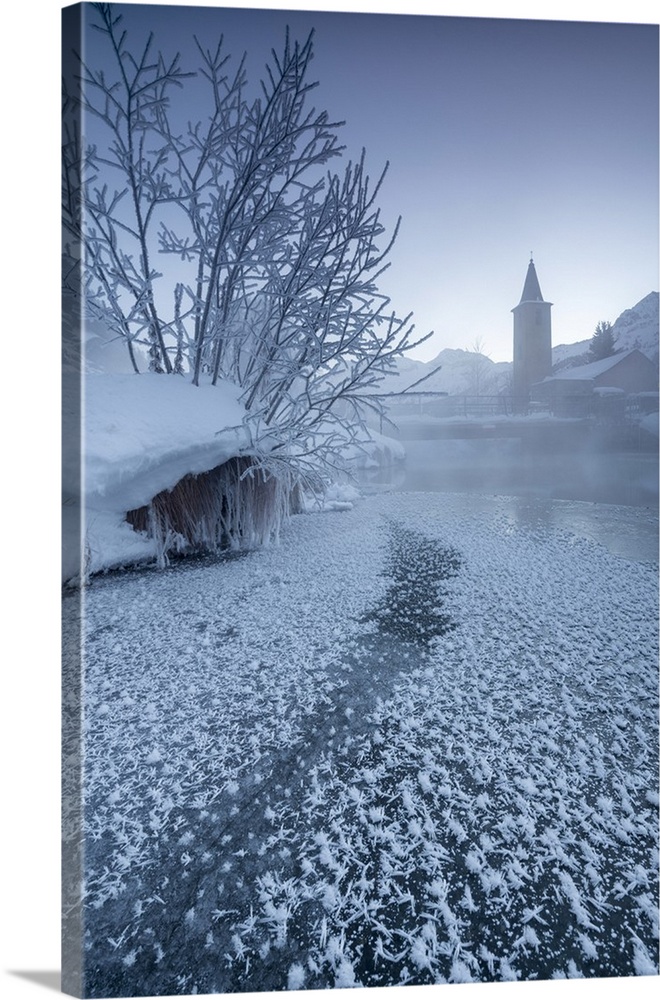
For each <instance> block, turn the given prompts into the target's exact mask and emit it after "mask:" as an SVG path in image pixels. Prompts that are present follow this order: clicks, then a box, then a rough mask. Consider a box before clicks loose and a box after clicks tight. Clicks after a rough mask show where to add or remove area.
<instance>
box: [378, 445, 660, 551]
mask: <svg viewBox="0 0 660 1000" xmlns="http://www.w3.org/2000/svg"><path fill="white" fill-rule="evenodd" d="M408 434H410V431H408ZM402 443H403V444H404V446H405V449H406V459H405V462H404V463H402V464H398V465H393V466H390V467H383V468H379V469H377V470H376V469H374V470H369V469H367V470H363V471H362V472H361V473H360V476H359V482H360V486H361V487H362V488H363V489H364V490H365V491H366V492H380V491H381V490H395V491H397V492H431V493H438V492H440V493H443V492H448V493H462V494H465V495H466V497H465V502H466V505H467V507H468V509H471V510H472V511H473V512H474V514H475V516H476V517H478V516H483V515H485V514H487V513H488V512H489V511H490V510H491V509H492V507H493V497H494V496H497V498H498V508H499V509H500V510H502V509H504V510H506V512H507V514H508V516H510V517H511V520H512V522H513V523H516V524H519V525H527V526H539V527H541V526H543V527H546V528H558V529H566V530H569V531H572V532H574V533H576V534H579V535H581V536H585V537H589V538H592V539H594V540H596V541H599V542H601V543H602V544H604V545H606V546H607V548H608V549H609V550H610V551H611V552H613V553H615V554H617V555H621V556H624V557H625V558H629V559H651V560H654V559H657V557H658V453H657V449H655V448H649V447H646V448H645V447H639V448H634V449H630V450H615V449H613V448H608V447H604V446H603V445H602V443H595V442H592V441H590V440H588V439H584V440H579V441H575V442H574V443H573V446H572V447H571V446H569V442H568V441H566V442H564V443H563V444H558V443H557V442H556V441H554V442H552V443H549V444H548V443H546V444H541V443H539V441H535V442H531V441H529V440H523V439H520V438H504V437H501V438H500V437H498V438H469V439H465V438H445V437H436V438H433V437H424V438H418V439H414V440H410V439H405V440H404V439H403V435H402Z"/></svg>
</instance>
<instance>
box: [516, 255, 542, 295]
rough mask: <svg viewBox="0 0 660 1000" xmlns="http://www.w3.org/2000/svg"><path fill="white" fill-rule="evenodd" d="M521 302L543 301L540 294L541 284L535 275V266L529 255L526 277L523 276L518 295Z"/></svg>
mask: <svg viewBox="0 0 660 1000" xmlns="http://www.w3.org/2000/svg"><path fill="white" fill-rule="evenodd" d="M520 301H521V302H543V296H542V294H541V286H540V285H539V279H538V278H537V276H536V268H535V267H534V258H533V257H531V256H530V259H529V267H528V268H527V277H526V278H525V284H524V287H523V291H522V295H521V297H520Z"/></svg>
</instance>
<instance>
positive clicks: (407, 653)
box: [84, 494, 658, 996]
mask: <svg viewBox="0 0 660 1000" xmlns="http://www.w3.org/2000/svg"><path fill="white" fill-rule="evenodd" d="M469 501H470V498H466V497H463V496H460V495H453V496H451V495H442V494H435V495H429V494H408V495H394V494H393V495H388V496H381V497H372V498H369V499H366V500H362V501H360V502H359V503H357V504H355V506H354V507H353V509H351V510H346V511H345V512H344V513H341V514H338V515H336V516H328V515H326V514H316V515H314V514H312V515H305V516H299V517H294V518H292V519H291V521H290V522H289V523H288V525H287V526H286V529H285V539H284V540H285V544H283V545H282V546H280V547H278V548H269V549H263V550H260V551H257V552H253V553H250V554H248V555H246V556H245V557H243V558H240V559H236V560H232V561H229V562H222V563H210V562H209V563H207V564H190V565H187V566H183V565H181V566H179V567H177V568H173V569H171V570H167V571H165V572H164V573H159V574H155V573H141V574H133V575H131V574H128V575H125V576H123V577H115V578H113V577H107V578H103V577H101V578H97V579H95V580H93V581H92V582H91V584H90V586H89V587H88V589H87V595H86V622H85V629H86V632H85V644H84V658H85V678H86V680H85V685H86V687H85V704H86V726H87V728H86V737H85V738H86V762H87V764H86V766H87V772H86V781H87V784H86V794H87V813H86V815H87V838H88V841H87V843H88V855H87V857H88V870H87V873H86V897H85V898H86V905H87V906H88V908H89V909H88V931H89V936H88V940H87V945H88V948H89V950H88V952H87V955H88V968H89V969H90V974H91V981H90V983H89V984H88V985H89V987H90V989H91V991H92V995H97V996H112V995H121V994H122V989H124V988H125V987H126V986H127V985H128V984H129V982H130V983H131V984H133V985H135V984H136V983H139V984H140V987H141V988H143V989H144V991H145V992H150V993H157V992H162V993H166V992H170V993H184V992H185V993H190V992H214V991H220V992H227V991H234V990H258V989H264V988H268V989H281V988H285V987H286V986H287V985H289V987H290V988H301V987H303V986H305V987H311V988H313V987H325V986H348V985H358V984H362V985H394V984H398V983H429V982H436V983H440V982H446V981H451V982H462V981H467V980H478V981H485V980H492V979H495V980H506V979H514V978H523V979H525V978H527V979H533V978H539V977H540V978H556V977H562V976H563V977H565V976H568V977H571V978H573V977H577V976H583V975H584V976H608V975H610V976H611V975H648V974H655V973H657V964H656V958H655V956H656V949H657V930H658V929H657V887H658V885H657V883H658V859H657V836H658V822H657V806H658V798H657V628H656V623H657V563H655V562H652V561H641V562H629V561H625V560H623V559H619V558H617V557H615V556H613V555H612V554H610V553H609V552H608V551H607V550H606V549H605V548H604V547H602V546H600V545H598V544H595V543H593V542H591V541H589V540H587V539H584V538H581V537H579V536H578V535H575V534H573V533H570V532H567V531H561V530H546V529H545V528H544V527H543V525H542V524H536V523H529V524H525V523H521V524H516V523H515V522H513V521H512V519H511V516H510V511H509V508H508V506H507V505H506V504H503V503H502V502H501V501H499V500H498V499H497V498H493V499H492V502H491V505H490V508H489V509H487V510H484V509H481V511H480V515H479V516H478V517H475V516H474V512H473V511H472V510H471V509H470V502H469ZM629 513H630V512H629ZM632 514H633V515H634V512H632ZM631 516H632V515H631ZM398 530H399V531H406V532H408V533H409V534H410V535H411V537H413V539H418V540H419V544H418V543H417V542H414V544H413V546H412V547H413V549H415V552H416V553H417V555H418V556H419V559H420V566H419V567H417V568H416V570H415V578H416V579H418V578H419V579H421V578H422V573H421V571H422V570H423V569H424V559H425V555H424V553H425V551H426V550H428V548H429V546H430V547H431V548H433V547H434V546H436V547H437V546H440V547H442V548H447V549H450V550H452V551H456V552H458V553H459V554H460V567H459V570H458V572H457V574H455V575H453V576H451V577H450V578H448V579H447V580H445V581H444V582H442V586H440V581H438V607H437V611H438V615H439V616H449V617H450V619H451V622H452V626H453V627H452V628H451V629H450V630H449V631H447V632H446V634H444V635H437V637H436V638H434V639H432V640H427V639H424V638H422V637H420V641H419V642H415V641H406V642H403V641H400V640H399V639H397V637H396V635H388V636H387V637H386V641H384V642H383V641H382V640H381V636H380V632H381V626H379V625H378V624H377V623H376V622H375V621H374V618H373V615H372V614H371V613H372V612H373V609H374V608H376V607H378V608H380V609H381V612H380V614H381V617H382V614H383V613H384V612H383V611H382V609H383V608H384V602H385V601H387V600H389V599H393V598H391V597H390V595H391V594H392V589H391V588H392V585H393V583H396V580H397V575H396V573H395V572H394V570H393V569H392V567H391V566H390V564H389V562H388V553H389V544H390V539H391V533H392V532H393V531H394V532H397V531H398ZM417 555H415V558H417ZM409 569H410V567H408V568H406V573H405V574H404V576H407V575H409ZM413 569H415V567H413ZM418 570H419V571H420V572H418ZM401 579H403V577H401ZM370 615H371V617H370ZM356 706H357V707H358V710H357V711H356V710H355V709H356ZM335 709H337V711H334V710H335ZM108 942H111V943H110V944H108Z"/></svg>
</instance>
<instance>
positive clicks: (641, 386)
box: [531, 349, 658, 417]
mask: <svg viewBox="0 0 660 1000" xmlns="http://www.w3.org/2000/svg"><path fill="white" fill-rule="evenodd" d="M657 390H658V369H657V366H656V365H654V363H653V362H652V361H650V360H649V358H647V357H646V355H645V354H642V352H641V351H638V350H637V349H633V350H630V351H619V352H618V353H617V354H612V355H610V357H609V358H602V359H601V360H600V361H592V362H591V363H590V364H588V365H578V366H577V367H576V368H568V369H565V370H564V371H561V372H559V373H558V374H557V375H551V376H547V377H546V378H544V379H542V380H540V381H539V382H537V383H536V384H534V385H533V386H532V387H531V397H532V400H533V401H534V402H536V403H540V404H543V405H544V406H545V407H546V408H547V409H549V410H550V411H551V412H552V413H554V414H556V415H557V416H562V417H572V416H586V415H589V414H591V413H594V412H595V411H596V409H599V408H602V407H603V405H604V402H605V397H608V396H609V397H612V403H614V401H615V398H616V397H617V396H618V397H620V398H621V400H622V401H623V398H625V397H628V396H631V395H635V394H639V393H654V392H657Z"/></svg>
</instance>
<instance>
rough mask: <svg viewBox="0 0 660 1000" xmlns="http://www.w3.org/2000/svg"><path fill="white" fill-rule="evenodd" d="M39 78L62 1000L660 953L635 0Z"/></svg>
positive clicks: (217, 16) (95, 41)
mask: <svg viewBox="0 0 660 1000" xmlns="http://www.w3.org/2000/svg"><path fill="white" fill-rule="evenodd" d="M62 69H63V121H62V152H63V155H62V164H63V174H62V222H63V241H62V248H63V251H62V254H63V255H62V260H63V264H62V313H63V428H64V468H63V495H64V499H63V539H64V546H63V574H62V576H63V580H62V583H63V651H64V656H63V662H64V685H63V691H64V697H63V760H64V775H63V783H64V784H63V789H64V794H63V819H62V840H63V989H64V991H65V992H67V993H70V994H73V995H75V996H80V997H127V996H161V995H163V996H167V995H173V994H181V995H194V994H200V993H201V994H213V993H216V994H222V993H235V992H250V993H254V992H271V991H280V990H294V991H305V990H310V989H325V988H343V987H363V988H367V987H377V986H397V987H401V986H414V985H421V984H435V985H438V986H442V987H446V988H451V986H452V984H461V983H482V984H487V983H492V982H504V981H524V982H531V981H535V980H557V979H575V978H580V977H584V978H587V979H594V978H598V977H635V978H638V977H648V976H657V974H658V851H657V848H658V760H657V753H658V698H657V694H658V666H657V664H658V659H657V657H658V651H657V638H658V628H657V626H658V613H657V599H658V291H657V274H658V186H657V178H658V25H657V24H627V23H623V22H621V23H597V22H592V23H581V22H562V21H550V20H533V19H529V20H526V19H507V18H497V17H493V18H480V17H446V16H439V15H420V14H416V15H404V14H385V13H382V14H376V13H370V14H364V13H348V12H344V13H340V12H328V11H326V12H320V11H314V10H308V11H300V10H291V11H288V10H281V9H280V10H270V9H266V8H264V9H232V8H231V7H229V6H223V5H218V4H212V5H209V6H199V7H194V6H185V5H184V6H176V5H174V6H170V5H158V4H151V3H148V4H121V3H110V4H106V3H98V4H97V3H82V4H75V5H73V6H68V7H65V8H64V10H63V53H62ZM484 988H485V989H487V988H488V987H486V986H485V987H484Z"/></svg>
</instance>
